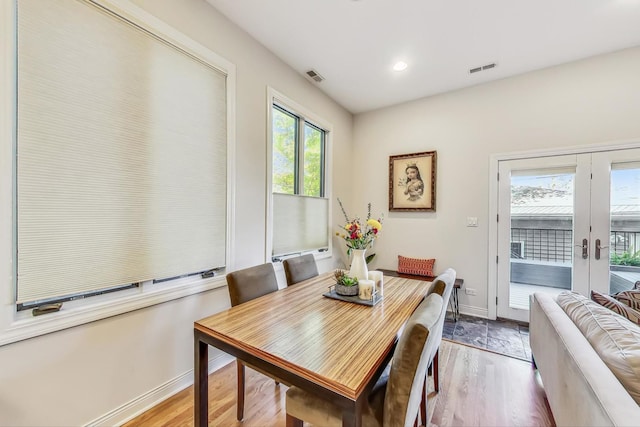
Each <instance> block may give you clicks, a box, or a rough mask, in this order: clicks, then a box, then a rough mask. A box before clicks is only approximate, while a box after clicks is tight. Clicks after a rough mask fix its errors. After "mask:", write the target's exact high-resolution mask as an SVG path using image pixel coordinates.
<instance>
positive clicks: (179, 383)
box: [85, 353, 234, 427]
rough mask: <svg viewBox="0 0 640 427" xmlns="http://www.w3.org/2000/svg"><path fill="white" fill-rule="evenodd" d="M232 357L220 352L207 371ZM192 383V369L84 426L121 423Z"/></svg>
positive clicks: (210, 362)
mask: <svg viewBox="0 0 640 427" xmlns="http://www.w3.org/2000/svg"><path fill="white" fill-rule="evenodd" d="M233 359H234V358H233V357H232V356H230V355H228V354H225V353H220V354H219V355H218V356H216V357H214V358H213V359H210V360H209V373H211V372H213V371H217V370H218V369H220V368H222V367H223V366H225V365H227V364H228V363H230V362H232V361H233ZM192 384H193V369H191V370H189V371H187V372H185V373H184V374H182V375H180V376H178V377H176V378H174V379H172V380H170V381H167V382H166V383H164V384H162V385H160V386H158V387H156V388H155V389H153V390H150V391H148V392H147V393H145V394H143V395H141V396H138V397H137V398H135V399H133V400H131V401H129V402H127V403H125V404H124V405H122V406H120V407H119V408H115V409H114V410H112V411H109V412H108V413H106V414H104V415H103V416H101V417H99V418H96V419H95V420H93V421H91V422H89V423H87V424H85V426H86V427H98V426H119V425H122V424H124V423H126V422H127V421H130V420H132V419H133V418H135V417H137V416H138V415H140V414H142V413H143V412H145V411H147V410H148V409H150V408H152V407H154V406H156V405H157V404H159V403H160V402H162V401H164V400H166V399H168V398H169V397H171V396H173V395H174V394H176V393H178V392H179V391H181V390H184V389H185V388H187V387H189V386H191V385H192Z"/></svg>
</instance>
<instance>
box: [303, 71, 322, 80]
mask: <svg viewBox="0 0 640 427" xmlns="http://www.w3.org/2000/svg"><path fill="white" fill-rule="evenodd" d="M305 74H306V75H307V76H309V78H310V79H311V80H313V81H314V82H317V83H320V82H321V81H323V80H324V77H322V76H321V75H320V74H318V72H317V71H315V70H309V71H307V72H306V73H305Z"/></svg>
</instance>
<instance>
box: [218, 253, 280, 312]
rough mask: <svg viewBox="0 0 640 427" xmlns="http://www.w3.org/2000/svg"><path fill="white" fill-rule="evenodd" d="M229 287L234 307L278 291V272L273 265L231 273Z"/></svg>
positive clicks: (268, 264)
mask: <svg viewBox="0 0 640 427" xmlns="http://www.w3.org/2000/svg"><path fill="white" fill-rule="evenodd" d="M227 285H228V287H229V297H230V298H231V306H232V307H234V306H236V305H238V304H242V303H243V302H247V301H251V300H252V299H255V298H258V297H261V296H263V295H266V294H268V293H271V292H275V291H277V290H278V280H277V279H276V272H275V271H274V270H273V264H271V263H267V264H261V265H256V266H255V267H249V268H245V269H244V270H237V271H234V272H232V273H229V274H227Z"/></svg>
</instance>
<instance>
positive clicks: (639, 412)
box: [529, 293, 640, 426]
mask: <svg viewBox="0 0 640 427" xmlns="http://www.w3.org/2000/svg"><path fill="white" fill-rule="evenodd" d="M529 334H530V341H531V352H532V355H533V359H534V363H535V365H536V367H537V369H538V372H539V373H540V377H541V379H542V382H543V384H544V390H545V393H546V395H547V399H548V401H549V406H550V407H551V412H552V413H553V417H554V419H555V421H556V424H557V425H558V426H639V425H640V406H638V404H637V403H636V401H635V400H634V399H633V398H632V397H631V395H630V394H629V393H628V392H627V391H626V390H625V388H624V387H623V386H622V384H621V383H620V382H619V381H618V379H617V378H616V377H615V376H614V374H613V373H612V372H611V371H610V370H609V368H608V367H607V365H605V363H604V362H603V361H602V360H601V359H600V357H599V356H598V354H597V353H596V351H595V350H594V349H593V348H592V346H591V344H589V341H587V339H586V338H585V337H584V336H583V335H582V333H581V332H580V330H579V329H578V327H577V326H576V325H575V324H574V323H573V321H572V320H571V319H570V318H569V317H568V316H567V315H566V313H565V312H564V310H563V309H562V308H561V307H560V306H559V305H558V304H557V302H556V300H555V299H554V297H552V296H549V295H547V294H542V293H535V294H533V295H532V296H531V311H530V322H529Z"/></svg>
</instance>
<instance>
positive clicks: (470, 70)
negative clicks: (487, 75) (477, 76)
mask: <svg viewBox="0 0 640 427" xmlns="http://www.w3.org/2000/svg"><path fill="white" fill-rule="evenodd" d="M496 66H497V64H496V63H495V62H493V63H491V64H487V65H483V66H481V67H475V68H471V69H469V74H473V73H479V72H480V71H484V70H490V69H492V68H495V67H496Z"/></svg>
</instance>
